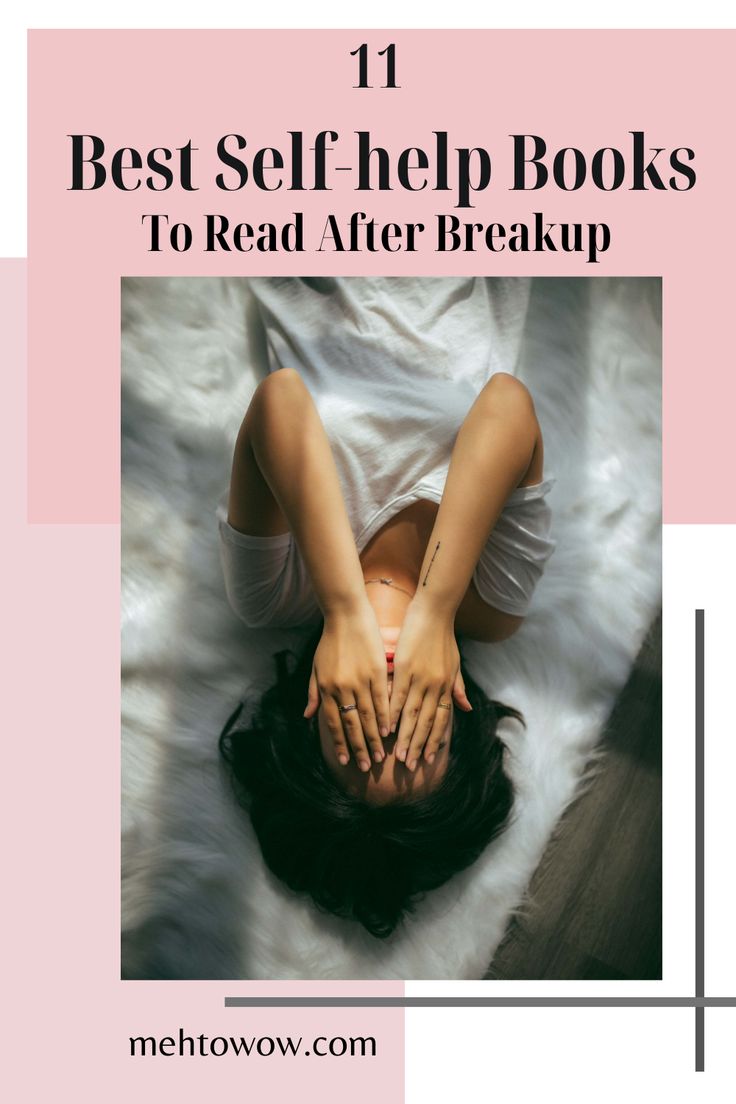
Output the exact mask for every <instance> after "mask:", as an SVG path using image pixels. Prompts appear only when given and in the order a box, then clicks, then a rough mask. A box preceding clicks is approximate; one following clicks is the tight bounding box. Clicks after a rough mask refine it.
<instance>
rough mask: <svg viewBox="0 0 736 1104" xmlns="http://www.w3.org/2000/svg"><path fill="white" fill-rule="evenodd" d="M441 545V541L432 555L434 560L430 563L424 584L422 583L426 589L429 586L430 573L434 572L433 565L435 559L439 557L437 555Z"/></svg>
mask: <svg viewBox="0 0 736 1104" xmlns="http://www.w3.org/2000/svg"><path fill="white" fill-rule="evenodd" d="M440 544H441V541H437V547H436V548H435V550H434V552H433V553H432V559H431V560H430V561H429V567H428V568H427V574H426V575H425V576H424V582H423V583H422V586H423V587H425V586H426V585H427V579H428V578H429V573H430V571H431V570H432V564H433V563H434V558H435V556H436V555H437V553H438V552H439V548H440Z"/></svg>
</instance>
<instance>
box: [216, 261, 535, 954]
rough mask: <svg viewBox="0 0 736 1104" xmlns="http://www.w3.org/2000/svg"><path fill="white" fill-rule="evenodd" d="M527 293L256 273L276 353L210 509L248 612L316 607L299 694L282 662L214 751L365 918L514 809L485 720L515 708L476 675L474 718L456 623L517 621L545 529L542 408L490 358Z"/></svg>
mask: <svg viewBox="0 0 736 1104" xmlns="http://www.w3.org/2000/svg"><path fill="white" fill-rule="evenodd" d="M528 290H529V288H528V284H527V283H526V282H520V281H516V282H513V281H496V282H484V281H475V280H469V281H457V280H454V279H453V280H442V279H435V280H398V279H383V280H381V279H375V280H371V279H363V280H357V281H356V280H352V281H351V280H344V281H340V280H337V279H328V280H324V279H323V280H290V279H282V280H263V281H261V282H259V283H258V284H257V285H255V288H254V291H255V294H256V297H257V299H258V302H259V307H260V311H261V317H262V318H263V321H264V329H265V332H266V335H267V339H268V345H269V350H270V351H271V354H272V368H273V371H272V372H271V373H270V374H269V375H268V376H267V377H266V378H265V379H264V380H263V381H262V382H261V383H260V384H259V386H258V388H257V390H256V392H255V395H254V396H253V399H252V400H251V403H250V406H249V408H248V412H247V414H246V416H245V419H244V421H243V424H242V428H241V430H240V433H239V435H238V439H237V444H236V447H235V457H234V463H233V472H232V479H231V483H230V491H229V496H228V505H227V510H225V508H224V506H223V507H222V509H221V511H220V533H221V538H222V557H223V565H224V571H225V583H226V587H227V592H228V596H229V598H230V601H231V604H232V606H233V609H234V610H235V612H236V613H237V614H239V616H240V617H241V618H242V619H243V621H244V622H245V624H246V625H247V626H248V627H250V628H262V627H266V626H270V625H278V626H286V627H294V626H301V625H305V624H307V625H308V624H310V623H311V624H314V623H315V622H317V623H318V622H319V620H320V619H322V620H323V625H322V628H321V630H320V635H319V641H318V643H317V646H316V650H315V651H314V657H313V660H312V666H311V672H310V676H309V686H308V692H307V695H306V696H305V698H304V702H303V703H302V705H301V708H300V707H299V702H298V689H297V687H298V683H299V677H298V676H297V678H296V686H295V687H294V688H291V686H288V687H287V685H284V683H285V682H286V681H287V680H286V678H285V679H284V680H282V685H279V686H277V687H276V688H275V691H274V693H273V694H272V695H271V697H270V698H269V702H268V705H267V707H266V709H265V710H263V711H262V712H261V715H260V718H259V719H258V720H257V722H256V726H255V728H254V729H251V728H250V727H247V728H245V729H244V730H242V731H240V732H238V730H237V728H236V729H235V730H234V731H233V729H232V728H230V729H229V730H228V732H227V734H226V736H225V738H224V740H223V753H224V755H225V757H226V759H227V761H228V762H229V763H230V764H231V766H232V767H233V769H234V773H235V777H236V779H237V781H238V782H240V783H241V787H242V791H243V794H244V796H246V797H247V796H248V795H250V797H251V798H252V813H251V815H252V817H253V823H254V826H255V828H256V831H257V833H258V837H259V840H260V843H261V847H262V850H263V854H264V858H265V859H266V861H267V863H268V864H269V866H270V867H271V869H272V870H273V872H274V873H275V874H276V875H277V876H279V877H281V878H283V879H284V881H286V882H287V884H289V885H291V886H292V887H293V888H294V889H306V890H307V891H308V892H310V893H311V895H312V896H313V897H314V899H315V901H316V902H317V903H318V904H321V905H323V906H324V907H326V908H328V909H330V910H331V911H334V912H337V913H338V914H339V915H344V916H347V917H353V918H355V919H357V920H359V921H360V922H361V923H362V924H364V926H365V927H366V928H367V929H368V930H369V931H370V932H371V933H372V934H373V935H378V936H380V935H384V936H385V935H388V934H390V932H391V931H392V930H393V929H394V927H395V926H396V924H397V922H398V921H399V919H400V918H401V915H402V913H403V911H404V910H405V909H406V908H407V907H409V906H410V905H411V903H412V900H413V898H414V897H415V896H416V895H417V894H418V893H420V892H422V891H424V890H428V889H433V888H435V887H436V886H437V885H440V884H441V883H442V882H444V881H446V880H447V879H448V878H449V877H450V875H451V874H453V873H455V872H456V871H457V870H460V869H462V868H463V867H465V866H467V865H468V864H469V863H471V862H472V861H473V860H474V859H475V858H477V856H478V855H479V854H480V852H481V851H482V849H483V848H484V847H485V846H486V844H488V843H489V842H490V841H491V840H492V839H493V837H494V836H495V835H496V834H497V833H498V832H499V831H500V830H501V829H502V827H503V825H504V823H505V821H506V818H507V817H508V815H509V812H510V810H511V804H512V790H511V783H510V782H509V779H508V777H507V776H506V774H505V772H504V770H503V746H502V744H501V742H500V740H499V738H498V737H497V735H496V734H495V725H496V718H497V716H498V715H500V716H507V715H509V714H510V713H512V712H513V710H509V709H507V708H505V707H503V706H499V705H498V704H497V703H491V702H489V701H488V699H487V698H485V696H484V695H483V694H482V691H481V690H480V689H479V688H478V687H477V686H473V691H472V694H473V696H474V697H475V699H476V710H475V713H476V715H474V716H472V717H471V716H470V714H471V713H473V712H474V710H473V706H472V704H471V702H470V700H469V699H468V696H467V692H466V687H465V683H464V680H463V676H462V674H461V671H460V653H459V649H458V643H457V639H456V635H457V636H460V637H468V638H470V639H475V640H481V641H487V642H496V641H500V640H503V639H505V638H506V637H508V636H510V635H511V634H512V633H514V632H515V631H516V630H517V629H518V627H519V625H520V624H521V623H522V621H523V618H524V616H525V614H526V612H527V610H528V607H529V604H530V601H531V598H532V593H533V590H534V587H535V584H536V582H537V579H538V578H539V576H540V575H541V573H542V571H543V569H544V564H545V562H546V560H547V558H548V556H549V555H550V553H551V552H552V549H553V547H554V545H553V541H552V540H551V538H550V535H549V531H550V510H549V507H548V505H547V503H546V494H547V491H548V490H549V488H550V486H551V482H550V481H549V480H543V478H542V472H543V452H544V450H543V442H542V435H541V431H540V428H539V423H538V421H537V418H536V415H535V411H534V404H533V401H532V398H531V396H530V394H529V391H528V390H527V388H526V387H525V386H524V384H523V383H521V382H520V381H519V380H518V379H516V378H515V377H514V376H513V375H511V374H509V373H508V372H504V371H500V370H498V371H496V370H495V368H496V365H498V364H505V365H506V366H507V367H508V368H510V369H512V370H513V369H514V368H515V366H516V360H517V357H518V349H519V344H520V339H521V331H522V327H523V322H524V317H525V314H526V305H527V297H528ZM463 348H466V349H467V350H468V351H467V353H466V354H465V355H464V356H463V358H462V359H463V362H464V363H463V371H462V373H458V372H457V365H458V350H460V349H463ZM313 396H314V397H313ZM320 411H321V412H322V415H321V416H320ZM338 465H339V468H338ZM340 472H343V473H344V475H343V477H342V480H341V476H340ZM346 503H348V505H346ZM299 674H300V675H301V674H302V673H301V672H299ZM302 678H303V675H302ZM458 711H460V712H462V713H465V714H467V715H466V716H465V717H463V719H462V722H460V725H458V727H461V728H462V731H461V734H460V736H459V740H458V742H459V743H461V744H467V745H469V749H465V750H463V748H456V747H454V746H453V745H454V739H453V735H454V728H455V714H456V712H458ZM305 753H306V756H307V757H308V759H307V761H306V762H305ZM310 759H311V761H309V760H310ZM310 790H311V792H310Z"/></svg>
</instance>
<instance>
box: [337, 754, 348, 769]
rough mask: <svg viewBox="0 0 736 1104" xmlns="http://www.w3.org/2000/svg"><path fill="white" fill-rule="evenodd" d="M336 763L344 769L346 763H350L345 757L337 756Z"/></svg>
mask: <svg viewBox="0 0 736 1104" xmlns="http://www.w3.org/2000/svg"><path fill="white" fill-rule="evenodd" d="M337 761H338V763H339V764H340V766H342V767H346V766H347V765H348V763H349V762H350V760H349V759H348V757H347V755H338V757H337Z"/></svg>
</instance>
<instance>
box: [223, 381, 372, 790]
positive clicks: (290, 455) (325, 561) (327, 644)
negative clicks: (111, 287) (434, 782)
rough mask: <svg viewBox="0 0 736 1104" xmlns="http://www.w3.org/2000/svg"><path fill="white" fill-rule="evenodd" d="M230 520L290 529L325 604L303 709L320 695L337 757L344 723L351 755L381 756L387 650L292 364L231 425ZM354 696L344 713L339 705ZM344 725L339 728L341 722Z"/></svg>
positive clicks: (255, 527)
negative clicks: (234, 435)
mask: <svg viewBox="0 0 736 1104" xmlns="http://www.w3.org/2000/svg"><path fill="white" fill-rule="evenodd" d="M228 518H229V521H230V524H231V525H232V526H233V527H234V528H236V529H240V530H241V531H242V532H247V533H250V534H252V535H264V536H266V535H273V534H276V533H282V532H286V531H287V530H291V532H292V533H293V534H294V537H295V539H296V541H297V543H298V545H299V550H300V552H301V554H302V557H303V558H304V562H305V564H306V566H307V569H308V571H309V575H310V578H311V580H312V584H313V586H314V589H315V592H316V594H317V598H318V600H319V604H320V607H321V609H322V612H323V614H324V619H325V623H324V630H323V634H322V639H321V640H320V643H319V645H318V647H317V650H316V652H315V657H314V669H313V673H312V680H311V682H310V689H309V701H308V704H307V709H306V711H305V716H308V717H309V716H313V715H314V713H316V711H317V708H318V706H319V695H321V696H322V703H323V707H324V711H325V718H326V720H327V724H328V726H329V729H330V732H331V734H332V736H333V739H334V741H335V747H336V751H337V756H338V760H339V761H341V762H342V761H343V760H344V761H345V762H346V763H347V761H348V747H347V744H346V740H345V733H346V732H347V736H348V740H349V742H350V746H351V747H352V749H353V752H354V753H355V757H356V760H357V761H358V765H359V766H361V767H362V768H363V769H364V770H368V769H369V768H370V752H369V750H368V748H367V747H366V741H367V743H368V745H369V747H370V749H371V751H372V752H373V757H374V758H377V757H379V756H380V758H381V759H382V758H383V755H384V752H383V743H382V740H381V735H388V720H389V703H388V682H387V671H386V657H385V652H384V648H383V644H382V642H381V637H380V633H379V630H378V625H377V623H376V619H375V615H374V613H373V610H372V608H371V606H370V603H369V602H368V600H367V598H366V594H365V586H364V584H363V574H362V571H361V569H360V561H359V558H358V552H357V549H356V547H355V541H354V539H353V534H352V530H351V528H350V523H349V521H348V517H347V513H346V510H345V503H344V501H343V498H342V491H341V488H340V481H339V477H338V474H337V469H336V468H335V461H334V459H333V456H332V450H331V448H330V444H329V441H328V439H327V435H326V434H325V431H324V427H323V425H322V422H321V420H320V418H319V415H318V413H317V410H316V407H315V405H314V403H313V401H312V398H311V396H310V394H309V392H308V390H307V388H306V387H305V386H304V383H303V382H302V380H301V378H300V377H299V374H298V373H297V372H295V371H293V370H291V369H285V368H284V369H280V370H279V371H277V372H274V373H272V374H271V375H270V376H268V377H267V378H266V379H265V380H263V382H262V383H261V384H260V385H259V387H258V388H257V390H256V393H255V395H254V397H253V400H252V401H251V404H250V406H249V408H248V412H247V414H246V416H245V419H244V421H243V425H242V427H241V429H240V433H239V435H238V440H237V443H236V446H235V455H234V459H233V472H232V478H231V482H230V498H229V503H228ZM353 703H355V704H357V706H358V708H357V710H352V711H350V712H348V713H346V714H341V713H340V711H339V706H340V705H351V704H353ZM343 726H344V728H343Z"/></svg>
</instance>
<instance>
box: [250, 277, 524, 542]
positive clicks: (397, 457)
mask: <svg viewBox="0 0 736 1104" xmlns="http://www.w3.org/2000/svg"><path fill="white" fill-rule="evenodd" d="M529 287H530V281H529V280H528V279H527V278H525V277H489V278H478V277H425V278H416V277H404V276H402V277H344V278H334V277H329V278H312V279H296V278H294V277H282V278H272V277H262V278H258V279H252V280H251V281H250V288H251V290H252V292H253V295H254V297H255V300H256V303H257V305H258V310H259V313H260V317H261V319H262V322H263V326H264V329H265V335H266V340H267V346H268V357H269V367H270V369H271V370H272V371H275V370H276V369H279V368H294V369H296V370H297V371H298V372H299V374H300V376H301V377H302V379H303V380H304V383H305V384H306V386H307V388H308V389H309V391H310V393H311V395H312V398H313V399H314V402H315V405H316V407H317V410H318V412H319V415H320V418H321V419H322V423H323V425H324V427H325V431H326V433H327V437H328V439H329V441H330V445H331V447H332V451H333V454H334V456H335V463H336V467H337V471H338V473H339V476H340V481H341V484H342V491H343V497H344V500H345V506H346V509H347V513H348V517H349V520H350V524H351V527H352V531H353V535H354V537H355V542H356V545H357V548H358V550H359V551H362V549H363V548H364V547H365V545H366V544H367V543H368V541H369V540H370V538H371V537H372V536H373V535H374V534H375V533H376V532H378V530H379V529H380V528H381V527H382V526H383V525H385V523H386V522H387V521H389V519H390V518H391V517H393V515H394V514H396V513H398V512H399V510H402V509H403V508H404V507H405V506H407V505H409V504H410V503H411V502H414V501H416V500H417V499H421V498H427V499H430V500H432V501H435V502H439V501H440V499H441V497H442V492H443V490H444V486H445V480H446V477H447V470H448V467H449V462H450V454H451V452H452V447H453V444H454V442H455V437H456V436H457V433H458V430H459V429H460V426H461V425H462V422H463V420H464V418H465V416H466V415H467V413H468V411H469V409H470V407H471V406H472V405H473V402H474V400H475V398H476V397H477V395H478V394H479V392H480V391H481V390H482V388H483V386H484V384H485V383H487V381H488V380H489V379H490V378H491V376H492V375H493V374H494V373H495V372H499V371H503V372H509V373H512V374H513V373H515V372H516V366H517V360H518V356H519V349H520V345H521V337H522V331H523V327H524V320H525V316H526V311H527V306H528V300H529Z"/></svg>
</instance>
